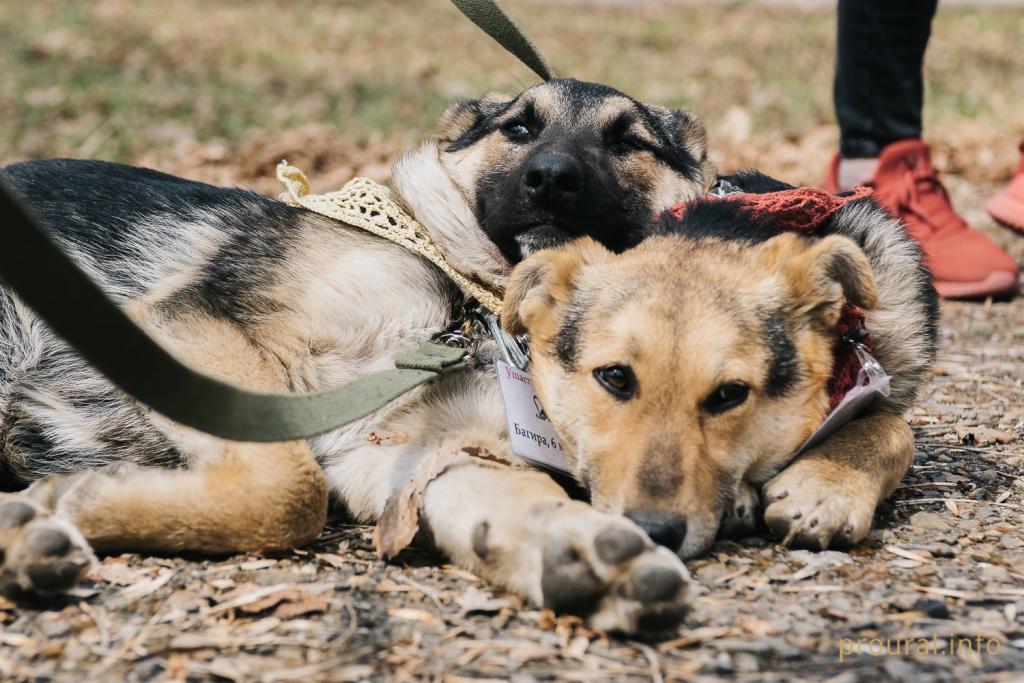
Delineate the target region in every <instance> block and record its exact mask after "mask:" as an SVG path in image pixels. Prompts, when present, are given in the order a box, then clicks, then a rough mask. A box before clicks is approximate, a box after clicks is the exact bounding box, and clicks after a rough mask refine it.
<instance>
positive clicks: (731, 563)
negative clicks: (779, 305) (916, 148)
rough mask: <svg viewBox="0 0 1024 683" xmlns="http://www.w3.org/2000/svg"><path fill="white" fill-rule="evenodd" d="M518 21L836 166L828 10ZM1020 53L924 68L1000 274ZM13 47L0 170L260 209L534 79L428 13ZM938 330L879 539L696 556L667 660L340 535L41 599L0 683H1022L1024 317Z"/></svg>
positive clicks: (359, 531)
mask: <svg viewBox="0 0 1024 683" xmlns="http://www.w3.org/2000/svg"><path fill="white" fill-rule="evenodd" d="M506 4H507V5H508V6H509V7H510V8H511V9H512V10H513V12H514V13H515V14H517V16H520V17H522V19H523V23H524V24H525V25H526V26H527V27H528V28H530V29H531V33H533V34H534V37H535V39H536V40H537V42H538V43H539V44H541V45H542V46H543V47H544V48H545V51H546V52H548V53H549V56H550V57H551V60H552V61H553V62H554V63H555V64H556V65H564V67H565V68H566V69H569V70H571V72H572V73H580V74H581V75H582V76H586V77H588V78H592V79H600V80H604V81H607V82H611V83H613V84H615V85H618V86H619V87H623V88H626V89H628V90H630V91H631V92H632V93H634V94H636V95H637V96H638V97H641V98H645V99H649V100H652V101H657V102H661V103H666V104H672V105H682V106H687V107H689V108H691V109H694V110H695V111H697V112H698V113H700V114H701V115H702V116H703V117H704V118H705V119H706V120H707V122H708V125H709V129H710V132H711V139H712V146H713V149H714V150H715V152H714V154H715V158H716V159H717V160H718V161H719V162H720V163H721V165H722V166H723V167H726V168H735V167H738V166H745V165H754V164H756V165H758V166H760V167H762V168H764V169H765V170H767V171H769V172H771V173H773V174H776V175H778V176H779V177H782V178H784V179H787V180H791V181H794V182H800V183H813V182H816V181H817V180H818V177H819V175H820V172H821V168H822V167H823V164H824V161H825V159H826V157H827V154H828V152H829V150H830V149H831V148H832V147H833V146H834V144H835V129H834V127H833V124H832V122H831V119H830V116H831V114H830V109H829V97H828V86H829V78H830V69H831V63H832V62H831V53H830V49H831V47H830V45H831V42H830V41H831V30H832V29H831V26H832V24H831V21H832V20H831V14H830V13H829V11H828V9H827V8H824V9H823V8H820V7H819V8H810V9H807V8H803V9H794V8H779V7H774V6H773V7H759V6H751V5H748V4H745V3H714V4H709V5H701V4H700V3H694V4H692V5H691V4H687V5H686V6H685V7H680V6H675V5H673V6H670V7H662V6H660V5H658V3H644V4H643V7H642V9H636V8H629V7H625V8H624V7H622V6H606V5H605V4H604V3H600V4H599V6H589V7H587V9H586V11H581V10H580V9H579V7H562V6H557V7H551V6H545V5H543V4H542V3H537V2H522V1H520V2H514V1H510V2H507V3H506ZM620 5H621V3H620ZM595 35H599V36H601V38H602V40H600V41H595V40H592V39H591V38H592V36H595ZM681 35H683V36H684V37H685V40H684V39H683V38H681V37H680V36H681ZM1020 35H1024V9H1021V8H1016V9H1014V8H1009V9H1006V8H999V9H991V8H959V7H958V8H951V9H949V10H948V11H944V12H942V13H940V17H939V19H938V20H937V26H936V37H935V46H934V47H933V48H932V52H931V53H930V55H929V64H928V74H929V78H930V83H931V84H930V86H929V110H928V127H929V128H928V130H929V137H930V139H931V140H932V141H933V142H934V144H935V148H936V156H937V159H938V163H939V165H940V167H941V168H942V169H943V170H944V172H945V174H946V175H945V178H946V181H947V184H948V185H949V187H950V190H951V192H952V194H953V196H954V199H955V200H956V204H957V206H959V207H960V208H961V209H962V210H963V212H964V214H965V215H966V216H967V218H968V219H969V220H971V221H972V222H973V223H974V224H975V225H977V226H978V227H979V228H980V229H982V230H984V231H985V232H987V233H989V234H991V235H992V236H993V237H994V238H996V239H997V241H999V242H1000V243H1001V244H1003V245H1004V246H1006V247H1007V248H1008V249H1009V250H1010V252H1011V253H1012V254H1013V255H1014V256H1015V257H1016V258H1017V260H1018V261H1020V260H1024V237H1021V236H1018V235H1015V234H1013V233H1011V232H1009V231H1007V230H1004V229H1002V228H999V227H997V226H995V225H994V224H993V223H992V222H991V220H990V219H989V218H988V217H987V216H986V214H985V213H984V211H983V210H982V209H981V206H982V204H983V202H984V200H985V199H986V198H987V197H988V196H989V195H990V194H991V193H992V192H993V191H994V190H995V189H997V188H998V186H999V184H1000V183H1001V182H1003V181H1005V179H1006V178H1007V177H1008V176H1009V173H1010V172H1011V170H1012V168H1013V164H1014V163H1015V162H1016V151H1015V149H1014V147H1013V143H1014V140H1016V139H1018V138H1020V137H1021V135H1022V134H1024V55H1022V54H1021V51H1020V50H1019V42H1018V41H1019V37H1020ZM0 44H3V45H5V46H9V48H8V47H4V48H0V68H2V69H3V72H4V78H3V79H0V160H3V161H13V160H17V159H24V158H32V157H42V156H56V155H70V156H80V157H97V158H107V159H114V160H120V161H127V162H132V163H142V164H148V165H151V166H154V167H157V168H160V169H161V170H166V171H170V172H175V173H180V174H183V175H187V176H190V177H195V178H199V179H205V180H210V181H215V182H221V183H241V184H245V185H248V186H250V187H255V188H257V189H260V190H263V191H267V192H271V191H274V190H275V189H276V187H275V184H274V182H273V180H272V168H273V164H274V163H276V161H277V160H278V159H280V158H281V157H283V156H287V157H288V158H289V160H291V161H293V162H296V163H298V164H300V165H302V166H303V167H305V168H306V169H307V170H308V171H310V172H311V174H314V175H315V177H316V180H317V182H318V183H319V186H320V187H321V188H326V187H332V186H336V185H338V184H340V181H344V180H346V179H347V178H348V177H350V176H351V175H354V174H357V173H362V174H369V175H371V176H375V177H382V176H384V175H386V172H387V159H389V158H391V157H392V156H393V155H394V154H395V153H397V152H398V151H399V150H400V149H402V148H403V147H405V146H407V145H408V144H410V143H411V142H413V141H414V140H416V139H418V138H419V137H422V136H423V135H425V134H426V132H427V131H428V130H429V126H430V121H431V120H432V119H433V118H434V117H435V116H436V114H437V112H438V111H440V108H441V107H442V106H443V105H444V103H445V102H447V101H450V100H451V99H454V98H458V97H466V96H470V95H472V94H475V93H481V92H483V91H485V90H487V89H490V88H495V87H503V88H515V87H519V86H518V85H517V84H519V85H521V84H523V83H529V82H531V80H530V77H529V76H528V74H526V73H525V71H523V70H522V69H521V68H519V67H517V66H516V65H514V64H513V63H512V62H511V60H509V59H508V58H506V57H504V56H503V55H502V54H501V53H500V52H499V51H498V50H497V49H496V48H494V49H491V47H490V46H489V45H488V44H487V43H486V41H484V40H483V39H480V38H479V37H477V36H476V35H475V33H474V31H473V30H472V29H471V28H469V27H467V26H465V25H463V24H461V23H459V20H458V18H457V16H456V15H454V14H453V13H452V12H451V10H450V9H449V8H447V7H446V5H445V3H444V2H442V1H441V0H430V1H429V2H425V3H422V6H420V4H419V3H417V4H416V6H415V7H412V6H410V5H409V4H404V3H403V4H399V3H396V2H379V3H377V2H375V3H372V6H371V7H369V9H367V8H366V7H365V6H364V4H363V3H355V2H339V3H335V4H330V5H328V4H324V3H312V2H295V3H279V2H269V1H268V2H250V3H235V2H224V3H206V4H204V3H202V2H199V1H198V0H189V1H187V2H180V3H173V4H172V3H162V2H138V3H133V2H127V0H104V1H98V2H91V3H70V2H56V1H52V0H42V1H35V0H33V1H32V2H27V1H22V0H9V1H8V2H4V3H2V4H0ZM452 45H455V46H457V48H452V47H451V46H452ZM1015 45H1016V50H1014V46H1015ZM665 74H673V80H671V81H669V80H667V79H666V78H665ZM943 318H944V320H943V326H942V329H943V337H942V350H941V354H940V358H939V361H938V363H937V365H936V369H935V376H934V379H933V381H932V383H931V385H930V386H929V388H928V389H927V391H926V392H925V394H924V396H923V398H922V400H921V401H920V403H919V406H918V407H917V408H916V409H915V411H914V412H913V415H912V416H911V419H912V425H913V428H914V431H915V433H916V435H917V441H918V445H917V454H916V457H915V464H914V466H913V469H912V470H911V472H910V473H909V474H908V475H907V477H906V479H905V480H904V482H903V483H902V485H901V486H900V488H899V489H898V491H897V492H896V495H895V496H894V499H893V500H892V501H890V502H888V503H887V504H885V505H883V507H882V509H881V510H880V512H879V514H878V516H877V518H876V529H875V530H874V531H873V532H872V534H871V536H870V538H869V540H867V541H866V542H865V543H863V544H861V545H860V546H859V547H857V548H855V549H853V550H852V551H850V552H849V553H845V552H824V553H811V552H807V551H802V550H789V549H787V548H784V547H782V546H779V545H777V544H775V543H773V542H772V540H771V539H769V538H767V537H754V538H750V539H747V540H745V541H743V542H739V543H736V542H724V543H719V544H717V545H716V546H715V547H714V548H713V550H712V551H711V553H710V554H709V555H708V556H707V557H704V558H701V559H698V560H695V561H692V562H690V563H688V564H689V567H690V570H691V572H692V574H693V576H694V587H693V591H692V594H693V596H694V599H693V610H692V613H691V614H690V616H689V618H688V619H687V620H686V623H685V625H684V627H683V628H681V629H680V630H679V631H678V633H676V634H673V635H672V636H670V637H668V638H667V639H665V640H662V641H658V642H637V641H629V640H623V639H618V638H614V637H609V636H606V635H603V634H597V633H593V632H590V631H588V630H587V629H585V628H583V627H582V626H581V625H580V624H579V622H578V621H576V620H574V619H572V618H557V617H555V616H554V615H553V614H551V613H549V612H546V611H540V610H537V609H534V608H532V607H529V606H524V605H522V604H521V603H520V602H519V601H518V600H517V599H515V598H514V597H511V596H508V595H505V594H502V593H500V592H499V593H495V592H493V591H492V590H490V589H489V587H488V586H487V585H485V584H483V583H481V582H480V581H479V580H477V579H476V578H475V577H473V576H472V575H470V574H468V573H466V572H464V571H461V570H458V569H456V568H453V567H451V566H447V565H445V564H444V562H443V559H442V558H439V557H437V556H436V555H434V554H432V553H431V552H429V551H427V550H424V549H412V550H409V551H406V552H405V553H404V554H403V555H401V556H400V558H399V560H398V561H397V562H394V563H390V564H387V563H383V562H381V561H379V560H378V559H377V558H376V557H375V556H374V553H373V550H372V546H371V542H370V536H371V530H370V529H369V528H367V527H362V526H354V525H350V524H346V523H345V522H344V520H341V519H338V520H335V521H333V522H332V523H331V525H330V527H329V528H328V529H327V530H326V531H325V532H324V533H323V534H322V536H321V537H320V539H319V540H318V541H317V543H316V544H315V545H314V546H312V547H310V548H305V549H301V550H296V551H294V552H292V553H289V554H285V555H280V556H273V557H263V556H239V557H229V558H221V559H217V560H210V559H203V558H154V557H140V556H136V555H120V556H115V557H107V558H104V559H103V561H102V564H101V565H100V567H99V569H98V570H97V571H96V572H94V573H93V574H92V575H91V576H90V577H89V579H88V580H87V581H86V582H85V583H83V585H82V586H81V587H80V588H79V589H77V590H76V591H75V592H74V594H73V595H71V596H70V597H68V598H67V599H66V600H64V601H61V602H59V603H57V604H53V605H47V606H40V607H38V608H28V607H23V606H18V607H16V606H14V605H11V604H10V603H6V602H3V601H2V600H0V679H2V680H19V681H23V680H57V681H82V680H90V681H104V680H151V679H156V680H234V681H249V680H261V681H263V680H265V681H291V680H302V681H320V680H324V681H361V680H408V679H427V680H437V681H448V682H451V683H456V682H459V681H471V680H476V681H479V680H514V681H521V682H524V683H525V682H526V681H533V680H553V679H559V680H587V681H590V680H650V681H663V680H680V679H686V680H707V681H712V680H724V679H732V680H758V681H762V680H767V681H774V680H785V681H791V680H809V681H811V680H831V681H834V682H840V681H841V682H843V683H846V682H853V681H861V680H906V681H931V680H942V681H947V680H961V681H997V680H1007V681H1009V680H1024V679H1022V676H1024V298H1017V299H1016V300H1013V301H1010V302H979V303H948V302H947V303H945V304H944V305H943Z"/></svg>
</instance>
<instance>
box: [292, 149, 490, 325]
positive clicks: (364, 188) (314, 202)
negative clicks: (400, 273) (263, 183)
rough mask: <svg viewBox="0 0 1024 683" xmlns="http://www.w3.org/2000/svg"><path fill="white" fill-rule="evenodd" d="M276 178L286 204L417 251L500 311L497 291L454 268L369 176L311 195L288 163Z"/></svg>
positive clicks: (304, 180) (469, 292) (300, 174)
mask: <svg viewBox="0 0 1024 683" xmlns="http://www.w3.org/2000/svg"><path fill="white" fill-rule="evenodd" d="M277 179H278V180H279V181H280V182H281V184H282V185H284V188H285V191H284V192H283V193H281V195H280V199H281V201H283V202H285V203H286V204H290V205H291V206H298V207H302V208H304V209H309V210H310V211H313V212H314V213H318V214H320V215H321V216H327V217H328V218H333V219H334V220H338V221H342V222H343V223H346V224H348V225H351V226H353V227H356V228H359V229H361V230H365V231H366V232H369V233H371V234H373V235H376V236H377V237H382V238H384V239H386V240H388V241H389V242H393V243H395V244H397V245H399V246H400V247H404V248H405V249H407V250H409V251H411V252H413V253H415V254H419V255H420V256H422V257H423V258H425V259H427V260H428V261H430V262H431V263H433V264H434V265H435V266H437V267H438V268H440V269H441V270H442V271H443V272H444V274H445V275H447V276H448V277H449V278H451V280H452V281H453V282H454V283H455V284H456V285H458V287H459V289H461V290H462V291H463V293H464V294H467V295H469V296H471V297H473V298H474V299H476V300H477V301H478V302H479V303H480V304H482V305H483V306H484V307H486V308H487V309H489V310H491V311H499V310H501V294H500V292H498V291H497V290H495V289H492V288H491V287H488V286H487V285H486V284H484V283H482V282H479V281H477V280H475V279H473V278H471V277H468V276H466V275H464V274H462V273H460V272H459V271H458V270H456V269H455V268H454V267H452V265H451V264H450V263H448V261H447V259H445V257H444V254H443V253H442V252H441V249H440V248H438V246H437V244H436V243H435V242H434V240H433V238H431V236H430V233H429V232H428V231H427V229H426V228H425V227H423V225H422V224H421V223H419V222H418V221H417V220H416V219H415V218H413V217H412V216H411V215H409V212H408V211H406V210H405V208H404V207H403V206H402V205H401V204H400V203H399V201H398V200H397V199H396V198H395V195H394V193H393V192H392V191H391V190H390V189H388V188H387V187H385V186H383V185H381V184H380V183H377V182H374V181H373V180H370V179H369V178H353V179H352V180H350V181H348V182H347V183H345V185H344V186H343V187H342V188H341V189H340V190H336V191H334V192H328V193H326V194H311V193H310V186H309V179H308V178H306V174H304V173H303V172H302V171H300V170H299V169H298V168H296V167H295V166H291V165H289V164H288V162H287V161H282V162H281V163H280V164H278V165H277Z"/></svg>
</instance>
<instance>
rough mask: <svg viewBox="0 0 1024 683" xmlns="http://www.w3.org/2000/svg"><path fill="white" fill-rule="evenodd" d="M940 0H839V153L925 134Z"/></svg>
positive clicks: (863, 151)
mask: <svg viewBox="0 0 1024 683" xmlns="http://www.w3.org/2000/svg"><path fill="white" fill-rule="evenodd" d="M937 4H938V0H839V32H838V38H837V41H836V80H835V91H834V96H835V105H836V118H837V119H838V120H839V131H840V138H839V153H840V154H841V155H842V156H843V157H844V158H847V159H856V158H867V157H876V156H878V154H879V152H881V150H882V148H883V147H885V146H886V145H888V144H889V143H890V142H895V141H896V140H902V139H904V138H919V137H921V108H922V106H923V104H924V83H923V78H922V73H921V67H922V65H923V64H924V51H925V48H926V47H927V46H928V36H929V34H930V33H931V24H932V17H933V16H934V15H935V7H936V5H937Z"/></svg>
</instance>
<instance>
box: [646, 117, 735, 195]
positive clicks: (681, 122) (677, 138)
mask: <svg viewBox="0 0 1024 683" xmlns="http://www.w3.org/2000/svg"><path fill="white" fill-rule="evenodd" d="M649 108H650V109H651V110H652V111H653V112H654V113H655V114H656V115H657V116H658V118H660V119H661V121H662V124H663V125H664V126H665V128H666V130H667V131H668V133H669V138H670V139H671V140H672V141H673V142H674V143H675V144H677V145H679V146H680V147H682V148H683V149H685V150H686V152H687V153H688V154H689V155H690V156H692V157H693V158H694V160H695V161H696V162H697V164H698V166H700V169H701V173H702V175H703V176H704V177H706V178H711V179H712V180H714V179H715V178H716V177H717V175H718V174H717V171H716V169H715V167H714V165H713V164H712V163H711V161H710V160H709V159H708V132H707V130H706V129H705V128H704V123H703V122H702V121H701V120H700V118H698V117H697V116H696V115H695V114H691V113H690V112H688V111H683V110H682V109H668V108H667V107H658V106H651V107H649Z"/></svg>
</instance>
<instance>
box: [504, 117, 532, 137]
mask: <svg viewBox="0 0 1024 683" xmlns="http://www.w3.org/2000/svg"><path fill="white" fill-rule="evenodd" d="M501 130H502V132H503V133H505V135H506V136H507V137H508V138H509V139H510V140H513V141H516V142H524V141H526V140H528V139H529V137H530V129H529V128H527V127H526V124H525V123H523V122H522V121H521V120H519V119H512V120H511V121H509V122H507V123H506V124H505V125H503V126H502V127H501Z"/></svg>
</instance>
